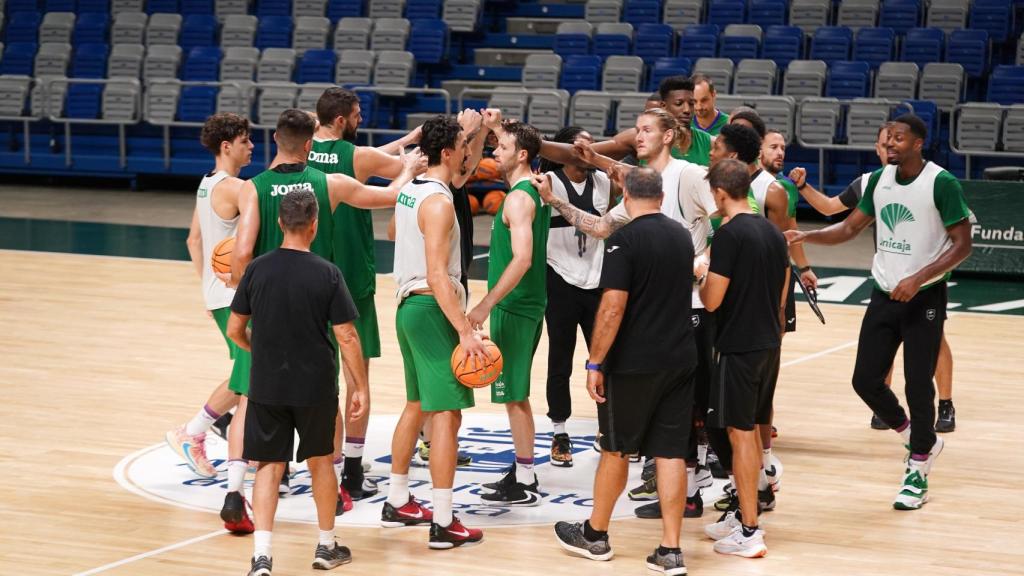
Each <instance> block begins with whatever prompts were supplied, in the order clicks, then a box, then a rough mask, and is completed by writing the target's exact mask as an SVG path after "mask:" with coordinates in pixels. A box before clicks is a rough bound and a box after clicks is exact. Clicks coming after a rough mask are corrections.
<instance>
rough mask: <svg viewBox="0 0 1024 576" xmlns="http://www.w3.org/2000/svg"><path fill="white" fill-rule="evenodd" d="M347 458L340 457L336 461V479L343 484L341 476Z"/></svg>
mask: <svg viewBox="0 0 1024 576" xmlns="http://www.w3.org/2000/svg"><path fill="white" fill-rule="evenodd" d="M344 466H345V457H344V456H338V458H337V459H336V460H335V461H334V477H335V479H336V480H337V481H338V482H341V474H342V472H343V471H344V470H345V468H344Z"/></svg>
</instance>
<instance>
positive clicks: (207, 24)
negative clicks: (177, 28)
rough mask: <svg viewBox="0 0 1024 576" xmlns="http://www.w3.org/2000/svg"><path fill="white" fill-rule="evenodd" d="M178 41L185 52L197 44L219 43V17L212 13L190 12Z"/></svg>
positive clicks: (213, 44) (211, 44)
mask: <svg viewBox="0 0 1024 576" xmlns="http://www.w3.org/2000/svg"><path fill="white" fill-rule="evenodd" d="M178 43H179V44H181V49H182V50H183V51H185V52H188V51H189V50H191V49H193V48H195V47H197V46H216V45H217V17H216V16H213V15H212V14H190V15H188V16H186V17H185V20H184V22H183V23H182V25H181V35H180V36H179V37H178Z"/></svg>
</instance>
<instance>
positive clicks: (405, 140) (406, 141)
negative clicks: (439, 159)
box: [377, 126, 423, 156]
mask: <svg viewBox="0 0 1024 576" xmlns="http://www.w3.org/2000/svg"><path fill="white" fill-rule="evenodd" d="M422 134H423V126H417V127H416V128H415V129H414V130H413V131H412V132H409V133H408V134H406V135H405V136H402V137H401V138H399V139H398V140H392V141H391V142H388V143H387V144H384V145H383V146H377V150H379V151H381V152H383V153H385V154H388V155H390V156H398V153H399V152H400V151H401V150H404V149H405V148H406V147H408V146H412V145H414V144H419V143H420V136H421V135H422Z"/></svg>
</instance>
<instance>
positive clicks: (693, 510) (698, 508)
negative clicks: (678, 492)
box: [683, 490, 704, 518]
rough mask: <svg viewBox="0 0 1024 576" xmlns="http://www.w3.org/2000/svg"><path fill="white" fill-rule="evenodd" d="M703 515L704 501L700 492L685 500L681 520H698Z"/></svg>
mask: <svg viewBox="0 0 1024 576" xmlns="http://www.w3.org/2000/svg"><path fill="white" fill-rule="evenodd" d="M703 515H704V499H703V498H702V497H701V495H700V490H697V493H696V494H694V495H693V496H688V497H687V498H686V506H684V507H683V518H700V517H701V516H703Z"/></svg>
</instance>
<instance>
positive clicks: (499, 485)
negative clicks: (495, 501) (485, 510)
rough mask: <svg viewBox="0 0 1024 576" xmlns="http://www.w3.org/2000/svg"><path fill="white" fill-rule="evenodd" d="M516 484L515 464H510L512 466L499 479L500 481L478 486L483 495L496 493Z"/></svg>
mask: <svg viewBox="0 0 1024 576" xmlns="http://www.w3.org/2000/svg"><path fill="white" fill-rule="evenodd" d="M515 483H516V464H515V462H513V463H512V466H511V467H510V468H509V469H508V470H507V471H506V472H505V475H504V476H502V477H501V480H498V481H497V482H488V483H486V484H481V485H480V490H481V491H482V492H483V493H485V494H486V493H488V492H497V491H498V490H501V489H503V488H505V487H507V486H511V485H513V484H515Z"/></svg>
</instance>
